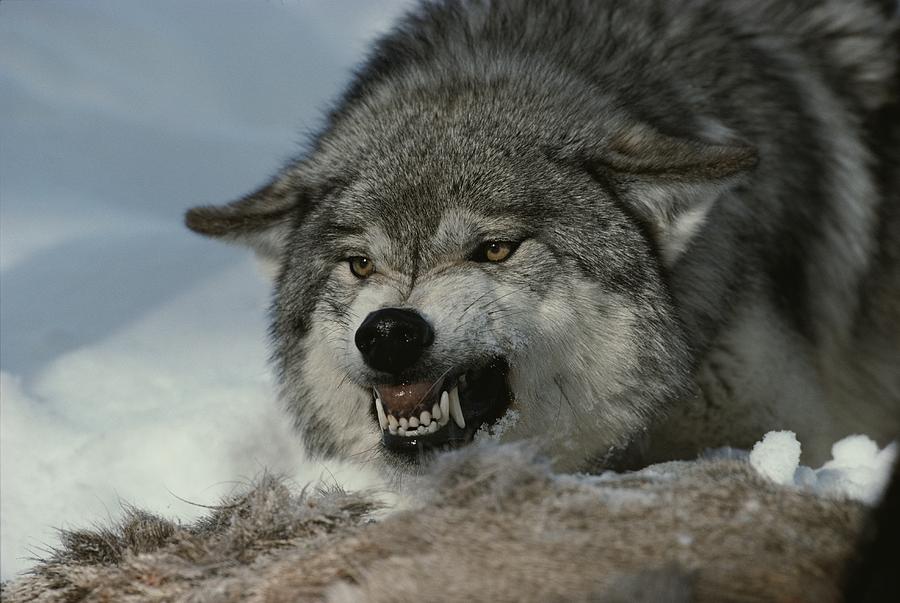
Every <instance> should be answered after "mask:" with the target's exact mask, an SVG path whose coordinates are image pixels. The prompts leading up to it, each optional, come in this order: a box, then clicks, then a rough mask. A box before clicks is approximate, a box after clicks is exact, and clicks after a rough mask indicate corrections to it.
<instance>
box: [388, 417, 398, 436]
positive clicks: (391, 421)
mask: <svg viewBox="0 0 900 603" xmlns="http://www.w3.org/2000/svg"><path fill="white" fill-rule="evenodd" d="M388 425H389V426H390V428H391V430H392V432H393V431H397V427H399V426H400V421H398V420H397V417H395V416H394V415H388Z"/></svg>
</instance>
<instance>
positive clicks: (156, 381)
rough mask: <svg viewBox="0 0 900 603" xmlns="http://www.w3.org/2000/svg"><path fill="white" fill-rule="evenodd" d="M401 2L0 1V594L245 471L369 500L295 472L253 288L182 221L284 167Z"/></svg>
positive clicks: (264, 304) (250, 277)
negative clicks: (68, 537) (97, 525)
mask: <svg viewBox="0 0 900 603" xmlns="http://www.w3.org/2000/svg"><path fill="white" fill-rule="evenodd" d="M404 4H406V2H405V0H385V1H382V2H380V3H373V2H369V1H368V0H347V1H346V2H339V3H329V2H319V3H315V2H298V1H296V0H284V1H283V2H264V3H253V4H248V3H245V2H235V1H233V0H221V1H220V0H200V1H196V2H190V3H184V2H182V1H181V0H155V1H154V2H152V3H147V2H143V1H140V0H84V1H82V2H78V3H71V2H67V1H58V0H46V1H44V2H0V73H2V77H0V141H2V142H0V324H2V328H0V577H2V579H8V578H11V577H12V576H13V575H14V574H16V573H18V572H21V571H23V570H25V569H27V568H28V567H29V566H30V565H31V564H32V560H31V559H30V557H34V556H35V555H36V554H40V553H41V551H42V550H46V548H47V547H48V546H52V545H53V543H55V542H56V531H55V529H56V528H57V527H79V526H85V525H89V524H91V523H93V522H104V523H105V522H107V521H109V519H110V518H115V517H116V516H118V515H119V514H120V512H121V505H120V502H121V501H127V502H130V503H134V504H136V505H138V506H140V507H143V508H147V509H149V510H152V511H156V512H158V513H161V514H163V515H167V516H176V517H180V518H184V519H188V518H190V517H193V516H196V515H198V514H199V513H200V512H202V511H203V509H201V508H200V507H197V506H195V505H192V504H190V503H187V502H183V501H182V500H179V499H180V498H181V499H185V500H188V501H192V502H196V503H200V504H210V503H215V502H217V501H218V499H219V497H220V496H221V495H223V494H225V493H226V492H228V491H229V490H231V489H232V488H234V487H235V486H236V485H238V484H240V483H241V482H244V481H247V480H249V479H251V478H253V477H254V476H256V475H257V474H258V473H259V472H260V471H262V469H263V468H267V469H268V470H270V471H274V472H279V473H283V474H286V475H288V476H290V477H292V478H293V479H294V480H296V481H297V482H301V483H302V482H308V481H311V480H318V479H320V478H321V479H324V480H326V481H333V480H336V481H339V482H341V483H344V484H345V485H347V486H348V487H368V486H372V485H377V484H378V481H377V480H376V478H375V477H374V476H372V475H371V474H370V473H368V472H366V471H364V470H360V469H358V468H353V467H349V466H344V465H340V464H335V463H328V464H327V465H326V464H322V463H319V462H311V461H309V460H308V459H306V458H304V456H303V453H302V451H301V450H300V447H299V444H298V442H297V439H296V437H295V435H294V434H293V433H291V430H290V428H289V425H288V420H287V418H286V415H285V414H283V413H282V412H281V409H280V408H279V404H278V402H277V401H276V399H275V395H274V388H273V384H272V381H271V377H270V371H269V367H268V366H267V357H268V355H269V350H268V344H267V341H266V335H265V333H266V327H267V325H266V318H265V316H266V311H267V308H268V303H269V288H270V286H269V283H268V282H267V281H266V280H265V279H264V278H262V277H260V276H259V274H258V271H257V270H256V269H255V267H254V260H253V259H251V257H250V255H251V254H249V253H247V252H245V251H244V250H240V249H234V248H229V247H226V246H223V245H221V244H218V243H214V242H210V241H206V240H203V239H201V238H199V237H197V236H196V235H193V234H191V233H189V232H187V231H186V229H185V228H184V227H183V225H182V215H183V212H184V210H185V209H187V208H188V207H190V206H193V205H197V204H202V203H220V202H225V201H228V200H230V199H233V198H236V197H238V196H239V195H241V194H243V193H245V192H247V191H249V190H251V189H252V187H254V186H257V185H259V184H262V183H263V182H264V181H266V180H267V179H268V177H269V176H270V175H271V173H272V172H273V171H274V170H275V169H276V168H277V167H278V166H279V165H280V164H281V163H282V161H284V159H285V158H287V157H289V156H291V155H293V154H294V153H296V152H297V144H296V143H297V141H301V140H303V139H304V138H305V136H304V132H305V131H307V130H309V129H311V128H314V127H315V126H316V124H317V123H319V120H320V119H321V111H322V109H324V108H325V107H326V106H327V103H328V99H329V98H331V97H333V96H334V95H335V94H337V92H338V91H339V89H340V87H341V86H342V85H343V83H344V82H345V81H346V78H347V76H348V74H349V69H350V68H351V67H352V65H353V64H354V63H355V62H356V61H358V60H359V58H360V56H361V55H362V52H363V51H364V49H365V47H366V46H367V44H368V40H369V39H370V38H371V37H372V35H373V34H374V32H376V31H379V30H384V29H385V28H386V27H387V26H388V24H389V23H390V22H391V21H392V20H393V18H394V16H395V15H396V14H397V12H398V11H399V10H400V9H401V8H402V7H403V5H404ZM235 40H240V44H237V45H236V44H235V43H234V41H235ZM286 73H289V74H290V75H289V76H288V77H286V76H285V74H286Z"/></svg>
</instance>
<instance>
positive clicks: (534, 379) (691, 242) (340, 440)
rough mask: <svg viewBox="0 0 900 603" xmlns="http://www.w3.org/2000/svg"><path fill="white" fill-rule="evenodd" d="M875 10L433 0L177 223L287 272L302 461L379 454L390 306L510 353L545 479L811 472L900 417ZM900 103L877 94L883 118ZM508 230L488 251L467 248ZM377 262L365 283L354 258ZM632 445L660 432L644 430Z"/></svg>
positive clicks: (275, 312) (283, 287) (284, 312)
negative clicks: (784, 434) (372, 349)
mask: <svg viewBox="0 0 900 603" xmlns="http://www.w3.org/2000/svg"><path fill="white" fill-rule="evenodd" d="M884 11H885V9H884V7H883V5H882V4H880V3H878V2H875V1H874V0H872V1H868V0H850V1H847V0H798V1H795V2H783V1H780V0H760V1H754V2H751V1H749V0H748V1H740V0H728V1H724V2H720V1H714V0H677V1H673V0H653V1H646V2H630V3H619V2H611V1H606V2H589V1H587V0H567V1H562V2H555V3H547V2H539V1H537V0H510V1H506V2H490V1H487V0H485V1H478V0H460V1H449V2H437V3H426V4H423V5H422V6H421V7H420V8H418V9H416V10H415V11H413V12H411V13H410V14H409V15H408V16H407V17H406V18H405V19H404V20H402V21H401V22H400V23H399V24H398V26H397V27H396V29H395V30H394V31H393V32H392V33H390V34H388V35H387V36H385V37H384V38H383V39H381V40H380V41H379V42H378V43H377V44H376V45H375V47H374V49H373V51H372V52H371V54H370V56H369V58H368V60H367V61H366V62H365V63H364V65H363V66H362V67H361V68H360V69H359V71H358V73H357V74H356V76H355V77H354V79H353V81H352V82H351V84H350V86H349V87H348V89H347V91H346V93H345V94H344V96H343V98H342V99H341V101H340V102H339V103H338V104H337V105H336V106H335V108H334V110H333V111H332V112H331V113H330V115H329V119H328V123H327V125H326V127H325V128H324V129H323V130H322V132H320V133H319V135H318V136H317V137H315V139H314V140H312V141H311V143H310V145H309V148H308V150H307V151H306V152H305V153H304V154H303V155H302V156H300V157H299V158H298V159H297V160H296V161H293V162H291V163H290V164H289V165H287V166H286V167H285V168H284V169H283V170H282V171H281V172H280V174H279V175H278V176H277V177H276V178H275V180H274V181H273V183H272V184H271V185H270V186H269V188H264V189H262V190H261V191H260V192H258V193H256V194H255V195H251V196H248V197H247V198H245V199H243V200H241V201H238V202H236V203H235V204H231V205H229V206H224V207H222V208H212V207H206V208H198V209H196V210H192V212H190V213H189V215H188V224H189V226H190V227H191V228H193V229H195V230H197V231H199V232H202V233H204V234H209V235H212V236H218V237H222V238H225V239H226V240H240V241H244V242H246V243H248V244H250V245H252V246H254V247H256V248H257V250H260V251H261V252H262V253H263V254H264V255H266V256H268V257H269V258H270V259H274V260H275V261H276V262H277V264H278V266H279V271H278V278H277V282H276V287H275V301H274V304H273V308H272V317H273V326H272V334H273V340H274V343H275V363H276V366H277V368H278V372H279V376H280V379H281V383H282V386H283V388H282V390H283V396H284V399H285V402H286V404H287V406H288V408H289V409H290V410H291V412H292V414H293V416H294V419H295V422H296V425H297V427H298V429H299V430H300V431H301V433H302V434H303V439H304V441H305V443H306V445H307V446H308V448H309V449H310V450H311V451H312V452H316V453H322V454H336V455H340V456H345V457H354V458H358V459H366V460H376V461H377V460H380V459H381V458H382V451H381V448H380V446H379V437H380V430H379V429H378V425H377V422H376V421H375V420H374V419H373V418H372V417H371V416H370V407H371V397H370V393H369V392H370V388H371V386H372V385H373V384H374V383H376V380H377V379H378V378H379V377H378V375H376V374H374V373H373V371H372V370H371V369H369V368H368V367H367V366H366V365H365V364H364V363H363V362H362V360H361V358H360V355H359V353H358V351H357V350H356V349H355V347H354V346H353V334H354V332H355V331H356V328H357V327H358V326H359V325H360V323H361V321H362V320H363V319H364V318H365V317H366V315H367V314H368V313H369V312H371V311H373V310H376V309H379V308H384V307H391V306H396V307H404V308H411V309H414V310H416V311H418V312H420V313H421V314H422V315H423V316H424V317H425V318H426V319H427V320H429V321H430V322H431V323H432V325H433V327H434V330H435V333H436V337H435V343H434V345H433V346H432V347H431V348H429V351H428V353H427V354H426V355H425V357H424V358H423V359H422V361H421V362H420V363H419V364H418V365H417V366H416V368H415V370H414V373H412V374H410V375H408V377H409V378H415V379H421V380H426V379H432V380H433V379H436V378H437V377H438V376H439V375H440V374H441V373H442V372H443V371H445V370H447V369H450V368H452V367H453V366H458V365H462V364H465V363H471V362H477V361H479V360H480V359H483V358H487V357H493V356H503V357H505V358H507V359H508V361H509V364H510V369H511V372H510V379H509V380H510V385H511V387H512V391H513V394H514V400H515V401H514V407H515V409H516V410H518V411H519V413H520V416H521V419H520V421H519V422H518V423H516V424H515V425H514V426H513V427H512V428H511V429H509V430H508V431H507V432H506V434H505V436H504V437H506V438H509V439H517V438H534V439H537V440H539V441H541V442H543V444H544V446H545V448H546V449H547V450H548V451H549V452H550V453H551V455H552V456H553V457H554V458H555V459H556V461H557V463H558V466H559V467H561V468H568V469H573V468H580V467H584V466H585V465H586V463H588V462H589V460H592V459H593V460H596V459H598V458H605V459H611V458H613V457H614V456H615V455H614V454H613V455H611V454H610V450H621V449H625V448H626V447H627V446H629V444H630V445H631V449H638V450H639V452H640V455H641V458H642V460H643V461H646V460H648V459H656V460H659V459H669V458H674V457H678V456H692V455H694V454H696V452H697V451H699V450H701V449H703V448H705V447H710V446H719V445H724V444H729V445H734V446H749V445H750V444H752V443H753V442H754V441H755V440H756V439H758V438H759V437H760V436H761V435H762V434H763V433H764V432H766V431H768V430H771V429H785V428H786V429H793V430H794V431H796V432H797V433H798V435H799V436H800V439H801V441H802V442H804V446H805V452H806V454H807V458H806V460H807V462H811V463H814V462H818V461H820V460H821V459H822V458H823V457H827V450H828V446H830V444H831V443H832V442H833V441H835V440H836V439H837V438H839V437H841V436H843V435H847V434H849V433H853V432H858V431H862V432H865V433H868V434H871V435H873V436H875V437H876V438H877V439H878V440H879V442H880V443H881V444H884V443H885V441H886V440H887V439H888V438H890V437H893V436H895V435H896V434H897V432H898V426H900V371H898V369H897V362H896V358H897V357H898V353H900V320H898V317H900V309H898V308H900V293H898V282H900V277H898V273H900V262H898V255H900V254H898V252H897V243H896V241H897V240H898V239H900V220H898V219H897V217H896V216H897V215H898V210H897V206H898V203H900V197H898V191H900V187H898V186H897V181H896V176H895V174H896V173H897V171H898V166H900V163H898V162H897V158H898V151H897V144H898V142H897V136H896V132H897V129H898V125H897V124H898V121H900V120H894V119H892V117H896V115H897V113H896V110H895V109H894V108H895V107H896V105H897V102H898V101H897V95H898V89H897V74H896V73H895V69H896V67H897V65H898V62H900V54H898V46H897V37H896V29H897V19H896V17H889V16H888V15H887V14H886V12H884ZM892 107H893V108H892ZM490 239H500V240H514V241H520V240H521V241H522V244H521V246H520V247H519V248H518V250H517V251H516V252H515V253H514V254H513V255H512V256H511V257H510V259H509V260H507V261H506V262H504V263H502V264H497V265H485V264H475V263H473V262H469V261H467V255H468V253H469V251H470V250H471V248H472V246H474V245H477V244H478V243H480V242H481V241H483V240H490ZM352 255H365V256H367V257H370V258H372V259H373V260H374V262H375V265H376V267H377V270H378V273H377V274H376V275H375V276H373V277H372V278H369V279H367V280H365V281H359V280H357V279H355V278H354V277H353V276H352V275H351V274H350V272H349V270H348V268H347V263H346V258H347V257H348V256H352ZM648 434H649V437H646V438H645V437H644V436H646V435H648Z"/></svg>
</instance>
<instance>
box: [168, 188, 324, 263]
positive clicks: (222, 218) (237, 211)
mask: <svg viewBox="0 0 900 603" xmlns="http://www.w3.org/2000/svg"><path fill="white" fill-rule="evenodd" d="M302 191H303V188H302V187H299V186H297V183H296V182H294V178H292V177H291V175H290V174H280V175H278V176H277V177H275V178H274V179H273V180H271V181H270V182H269V183H268V184H266V185H265V186H263V187H262V188H260V189H259V190H257V191H255V192H253V193H250V194H249V195H246V196H245V197H242V198H241V199H238V200H237V201H233V202H231V203H227V204H225V205H203V206H200V207H194V208H192V209H189V210H188V211H187V213H186V214H185V216H184V223H185V225H186V226H187V227H188V228H190V229H191V230H193V231H194V232H196V233H199V234H202V235H205V236H208V237H212V238H215V239H221V240H223V241H226V242H230V243H240V244H242V245H247V246H248V247H250V248H252V249H253V250H254V251H255V252H256V253H257V255H258V256H259V259H261V260H263V262H264V263H266V264H273V263H275V264H277V263H280V260H281V255H282V252H283V250H284V247H285V244H286V242H287V237H288V233H289V231H290V228H291V224H292V221H293V220H294V219H295V218H296V216H297V212H298V211H299V212H302V211H305V209H306V205H307V202H306V200H305V198H304V193H303V192H302Z"/></svg>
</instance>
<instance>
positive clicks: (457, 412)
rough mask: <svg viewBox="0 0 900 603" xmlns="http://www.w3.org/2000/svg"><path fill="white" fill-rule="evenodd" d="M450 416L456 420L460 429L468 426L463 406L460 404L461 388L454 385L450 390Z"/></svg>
mask: <svg viewBox="0 0 900 603" xmlns="http://www.w3.org/2000/svg"><path fill="white" fill-rule="evenodd" d="M450 416H452V417H453V420H454V421H456V424H457V425H459V428H460V429H464V428H465V426H466V420H465V419H464V418H463V414H462V407H461V406H460V405H459V388H457V387H454V388H453V389H451V390H450Z"/></svg>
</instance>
